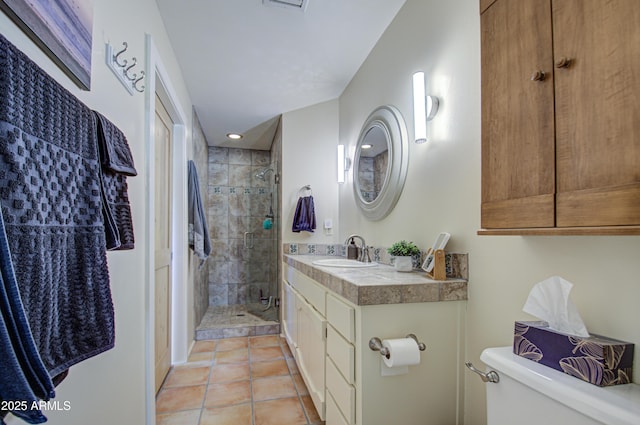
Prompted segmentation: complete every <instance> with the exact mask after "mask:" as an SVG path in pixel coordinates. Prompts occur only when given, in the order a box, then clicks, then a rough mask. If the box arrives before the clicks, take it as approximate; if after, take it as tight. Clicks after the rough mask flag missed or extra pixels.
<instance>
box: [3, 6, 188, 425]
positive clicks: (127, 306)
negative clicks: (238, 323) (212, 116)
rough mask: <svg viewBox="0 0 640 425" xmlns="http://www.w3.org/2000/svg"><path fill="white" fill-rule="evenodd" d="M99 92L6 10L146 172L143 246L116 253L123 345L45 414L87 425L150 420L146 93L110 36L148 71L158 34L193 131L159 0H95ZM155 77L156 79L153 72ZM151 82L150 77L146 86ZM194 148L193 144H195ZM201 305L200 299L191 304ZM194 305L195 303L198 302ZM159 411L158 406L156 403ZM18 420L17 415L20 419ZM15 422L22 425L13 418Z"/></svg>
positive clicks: (133, 189)
mask: <svg viewBox="0 0 640 425" xmlns="http://www.w3.org/2000/svg"><path fill="white" fill-rule="evenodd" d="M93 3H94V27H93V57H92V63H93V66H92V81H91V91H89V92H87V91H82V90H80V89H79V88H78V87H77V86H76V85H75V84H74V83H73V82H72V81H71V80H69V79H68V78H67V77H66V76H65V75H64V74H63V73H62V71H60V69H59V68H58V67H57V66H56V65H55V64H53V62H51V61H50V60H49V59H48V58H47V57H46V56H45V55H44V54H43V53H42V52H41V51H40V49H39V48H37V47H36V46H35V45H34V44H33V43H32V42H31V41H30V40H29V39H28V38H27V37H26V36H25V35H24V34H23V33H22V32H21V31H20V29H19V28H17V27H16V26H15V25H14V24H13V23H12V22H11V21H10V20H9V19H8V18H7V17H6V16H5V15H4V14H2V13H0V28H1V29H2V30H1V32H2V34H3V35H4V36H5V37H6V38H7V39H8V40H9V41H11V42H12V43H13V44H14V45H16V46H17V47H18V48H19V49H21V50H22V51H23V52H25V53H26V54H27V55H28V56H29V57H30V58H31V59H33V60H34V61H35V62H36V63H37V64H38V65H39V66H40V67H42V68H43V69H44V70H45V71H47V72H48V73H49V74H50V75H52V76H53V77H54V78H55V79H56V80H57V81H58V82H60V83H61V84H62V85H63V86H64V87H65V88H67V89H68V90H70V91H71V92H72V93H73V94H74V95H76V96H77V97H78V98H79V99H80V100H82V101H83V102H84V103H85V104H86V105H87V106H89V107H90V108H92V109H95V110H98V111H100V112H101V113H102V114H104V115H105V116H106V117H108V118H109V119H110V120H111V121H113V122H114V123H115V124H116V125H117V126H118V127H119V128H120V129H121V130H122V131H123V132H124V133H125V134H126V136H127V139H128V141H129V144H130V146H131V150H132V153H133V157H134V160H135V165H136V168H137V170H138V176H137V177H133V178H129V179H128V184H129V197H130V200H131V208H132V213H133V224H134V229H135V237H136V248H135V249H134V250H131V251H122V252H110V253H109V254H108V263H109V272H110V277H111V289H112V293H113V301H114V306H115V319H116V346H115V348H114V349H112V350H110V351H107V352H106V353H103V354H101V355H99V356H97V357H94V358H92V359H89V360H87V361H84V362H82V363H80V364H78V365H76V366H73V367H72V368H71V370H70V373H69V376H68V377H67V379H66V380H65V381H63V383H62V384H61V385H60V386H59V387H58V389H57V397H56V400H60V401H69V402H70V404H71V410H70V411H66V412H57V411H51V412H45V414H46V415H47V416H48V417H49V421H48V423H49V424H52V425H56V424H64V425H84V424H93V425H100V424H104V425H107V424H112V423H114V422H122V423H129V424H144V423H145V362H146V358H145V308H146V305H147V303H146V298H145V281H146V279H147V276H146V269H145V266H144V265H145V255H146V252H147V250H148V249H149V247H148V246H146V243H145V241H146V239H147V234H146V232H145V227H146V226H145V220H146V214H147V209H148V208H150V206H149V205H147V204H146V201H145V200H146V193H147V190H148V188H147V187H146V180H145V175H146V173H147V172H148V165H147V163H146V159H145V101H144V99H145V96H144V94H142V93H136V94H135V95H134V96H130V95H129V94H128V92H126V90H125V89H124V87H122V86H121V84H120V82H119V81H117V80H116V78H115V77H114V76H113V74H112V73H111V71H110V70H109V69H108V68H107V67H106V65H105V63H104V57H105V53H104V45H105V43H106V42H107V41H109V42H111V44H112V45H113V46H114V47H115V48H118V47H119V46H121V45H122V42H123V41H126V42H128V43H129V53H128V54H129V55H130V56H136V57H137V58H138V64H139V68H136V70H140V69H144V58H145V34H146V33H148V34H151V35H152V37H153V40H154V43H155V45H156V47H157V49H158V51H159V54H160V56H161V58H162V61H163V64H164V66H165V68H166V71H167V73H168V74H169V75H170V77H171V80H172V84H173V87H174V89H175V92H176V94H177V96H178V101H179V102H180V105H181V108H182V110H183V111H185V112H186V113H187V114H188V116H187V124H188V128H189V129H190V127H191V126H190V123H191V101H190V99H189V95H188V93H187V91H186V89H185V87H184V84H183V81H182V76H181V73H180V69H179V65H178V63H177V62H176V61H175V58H174V55H173V52H172V49H171V47H170V45H169V43H168V40H167V37H166V33H165V30H164V25H163V23H162V20H161V19H160V15H159V13H158V11H157V6H156V3H155V1H153V0H135V1H134V0H94V2H93ZM147 78H149V77H147ZM147 82H148V81H144V83H145V85H147V87H148V86H149V85H148V84H146V83H147ZM188 151H189V152H190V151H191V149H188ZM190 302H191V303H192V302H193V301H192V300H191V301H190ZM190 305H191V304H190ZM151 408H152V409H153V408H154V407H153V406H151ZM14 419H15V418H14ZM10 423H22V422H20V421H13V420H12V421H11V422H10Z"/></svg>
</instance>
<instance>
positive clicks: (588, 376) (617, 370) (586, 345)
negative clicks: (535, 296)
mask: <svg viewBox="0 0 640 425" xmlns="http://www.w3.org/2000/svg"><path fill="white" fill-rule="evenodd" d="M513 352H514V353H515V354H517V355H519V356H521V357H524V358H527V359H529V360H533V361H535V362H538V363H541V364H543V365H545V366H549V367H552V368H554V369H557V370H559V371H561V372H564V373H566V374H569V375H571V376H575V377H576V378H580V379H582V380H583V381H587V382H589V383H591V384H594V385H598V386H600V387H605V386H610V385H618V384H628V383H630V382H631V378H632V366H633V344H631V343H628V342H623V341H618V340H615V339H611V338H606V337H602V336H599V335H593V334H592V335H591V336H590V337H588V338H582V337H577V336H572V335H567V334H563V333H560V332H557V331H554V330H552V329H549V327H548V323H547V322H542V321H538V322H519V321H518V322H516V323H515V332H514V337H513Z"/></svg>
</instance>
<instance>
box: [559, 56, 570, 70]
mask: <svg viewBox="0 0 640 425" xmlns="http://www.w3.org/2000/svg"><path fill="white" fill-rule="evenodd" d="M572 63H573V59H571V58H560V60H559V61H558V62H556V68H569V67H570V66H571V64H572Z"/></svg>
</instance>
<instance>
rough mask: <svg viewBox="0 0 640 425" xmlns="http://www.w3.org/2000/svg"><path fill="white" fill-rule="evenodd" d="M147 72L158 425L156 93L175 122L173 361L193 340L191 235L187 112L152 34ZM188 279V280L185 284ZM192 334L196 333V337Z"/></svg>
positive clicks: (150, 331) (149, 297)
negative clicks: (190, 319)
mask: <svg viewBox="0 0 640 425" xmlns="http://www.w3.org/2000/svg"><path fill="white" fill-rule="evenodd" d="M145 48H146V71H145V72H146V75H147V77H146V78H145V83H146V84H145V85H146V88H145V92H144V96H145V127H146V130H145V145H146V146H145V163H146V164H145V165H146V169H147V173H146V176H145V184H146V187H147V190H146V199H145V205H146V212H145V234H146V237H145V269H146V272H145V282H144V285H145V298H146V306H145V307H146V311H145V360H146V361H145V393H146V394H145V400H146V403H145V404H146V424H147V425H154V424H155V416H156V400H155V396H156V394H155V386H154V382H155V341H154V339H155V336H154V335H155V334H154V330H155V288H154V278H153V277H154V270H155V259H154V247H155V240H154V239H155V236H154V228H153V223H154V221H153V220H154V216H155V211H154V205H155V203H154V202H155V193H154V192H155V191H154V186H155V170H154V155H155V144H154V129H155V96H156V93H157V95H158V97H159V98H160V100H161V101H162V104H163V105H164V107H165V108H166V110H167V112H168V113H169V116H170V117H171V119H172V121H173V139H172V146H173V147H172V158H173V160H172V162H171V167H172V170H173V178H172V186H173V188H174V191H173V199H172V202H171V214H172V219H171V239H172V247H171V251H172V260H171V267H172V274H171V297H172V304H171V358H172V363H173V364H176V363H182V362H185V361H186V359H187V353H188V348H189V345H190V343H191V341H190V337H189V335H187V329H188V327H187V317H188V316H189V315H188V290H189V285H188V284H186V282H188V273H187V272H188V268H187V264H188V252H187V249H188V248H187V247H188V240H187V225H186V222H187V221H186V220H187V191H186V188H187V144H188V143H187V142H188V140H187V116H186V115H185V113H184V111H183V109H182V107H181V106H180V102H179V98H178V96H177V94H176V91H175V90H174V88H173V85H172V83H171V79H170V78H169V74H168V73H167V71H166V68H165V66H164V64H163V62H162V59H161V57H160V54H159V52H158V50H157V48H156V46H155V44H154V42H153V38H152V36H151V35H150V34H145ZM181 282H182V283H181ZM191 339H192V338H191Z"/></svg>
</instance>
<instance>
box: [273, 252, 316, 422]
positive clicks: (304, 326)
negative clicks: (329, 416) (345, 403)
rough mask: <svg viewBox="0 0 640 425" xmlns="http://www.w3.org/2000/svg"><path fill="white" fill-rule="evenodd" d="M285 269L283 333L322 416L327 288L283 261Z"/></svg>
mask: <svg viewBox="0 0 640 425" xmlns="http://www.w3.org/2000/svg"><path fill="white" fill-rule="evenodd" d="M284 270H285V274H284V275H285V276H286V280H285V282H283V285H282V286H283V300H284V305H283V310H282V311H283V324H284V326H283V327H284V335H285V338H286V340H287V343H288V345H289V348H290V349H291V352H292V353H293V355H294V358H295V359H296V363H297V365H298V369H299V370H300V375H302V378H303V379H304V382H305V384H306V386H307V389H308V390H309V395H310V396H311V399H312V400H313V403H314V405H315V407H316V410H317V411H318V415H319V416H320V418H321V419H322V420H324V419H325V347H326V334H327V320H326V317H325V314H326V313H325V298H326V291H325V290H324V289H323V288H322V287H321V286H320V285H318V284H317V283H315V282H314V281H313V280H311V279H310V278H309V277H307V276H305V275H303V274H302V273H300V272H298V271H297V270H295V269H293V268H288V267H287V266H286V265H285V268H284Z"/></svg>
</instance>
